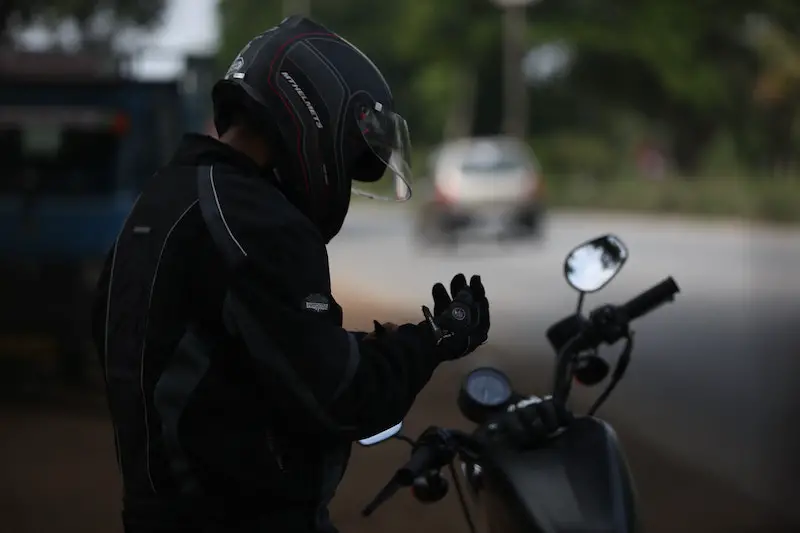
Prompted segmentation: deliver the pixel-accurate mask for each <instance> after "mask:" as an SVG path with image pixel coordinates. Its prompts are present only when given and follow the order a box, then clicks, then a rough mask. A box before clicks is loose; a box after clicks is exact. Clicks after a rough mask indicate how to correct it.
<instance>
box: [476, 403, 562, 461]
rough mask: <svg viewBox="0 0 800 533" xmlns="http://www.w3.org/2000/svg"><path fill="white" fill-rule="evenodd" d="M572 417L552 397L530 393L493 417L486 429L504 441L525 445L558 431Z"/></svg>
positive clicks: (532, 444)
mask: <svg viewBox="0 0 800 533" xmlns="http://www.w3.org/2000/svg"><path fill="white" fill-rule="evenodd" d="M572 420H573V417H572V414H571V413H570V412H569V411H567V410H566V409H565V408H563V407H558V406H557V405H556V403H555V402H553V399H552V398H551V397H549V396H547V397H545V398H539V397H537V396H530V397H529V398H525V399H523V400H521V401H519V402H517V403H516V404H514V405H511V406H509V407H508V410H507V411H506V412H505V413H503V414H501V415H498V416H497V417H495V418H493V419H492V421H491V422H490V424H488V425H487V429H489V431H490V434H493V436H494V437H495V438H498V437H500V438H502V440H503V441H504V442H506V443H509V444H512V445H515V446H518V447H520V448H528V447H532V446H537V445H540V444H542V443H543V442H545V441H546V440H548V439H550V438H552V437H553V436H555V435H557V434H558V433H559V430H561V429H562V428H565V427H566V426H568V425H569V424H570V423H571V422H572Z"/></svg>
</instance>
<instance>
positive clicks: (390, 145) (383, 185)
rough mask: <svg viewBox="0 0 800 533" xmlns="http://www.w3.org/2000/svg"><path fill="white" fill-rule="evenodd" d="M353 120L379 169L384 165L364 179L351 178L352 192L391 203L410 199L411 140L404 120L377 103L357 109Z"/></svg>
mask: <svg viewBox="0 0 800 533" xmlns="http://www.w3.org/2000/svg"><path fill="white" fill-rule="evenodd" d="M356 121H357V123H358V127H359V130H360V132H361V136H362V137H363V139H364V142H365V143H366V144H367V146H369V148H370V150H372V153H373V155H374V156H375V157H376V158H377V159H378V160H379V161H380V162H381V163H382V165H381V168H382V167H383V166H384V165H385V167H386V168H385V170H384V171H383V173H382V174H378V172H375V173H374V175H373V176H371V177H370V179H369V180H367V181H360V180H358V178H357V177H356V178H354V179H355V181H354V182H353V185H352V187H351V192H352V193H353V194H356V195H358V196H363V197H366V198H372V199H375V200H384V201H390V202H404V201H406V200H408V199H409V198H411V140H410V137H409V134H408V125H407V124H406V121H405V119H404V118H403V117H401V116H400V115H398V114H397V113H393V112H391V111H387V110H386V109H384V108H383V106H382V105H381V104H380V103H376V104H375V105H374V106H373V107H366V106H364V107H361V108H360V109H358V110H357V111H356Z"/></svg>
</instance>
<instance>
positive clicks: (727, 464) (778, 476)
mask: <svg viewBox="0 0 800 533" xmlns="http://www.w3.org/2000/svg"><path fill="white" fill-rule="evenodd" d="M412 220H413V219H412V215H411V212H410V211H409V210H407V209H404V208H401V207H397V206H394V205H390V204H382V205H376V204H366V205H364V204H356V205H355V207H354V208H353V210H352V212H351V215H350V217H349V219H348V222H347V223H346V225H345V227H344V229H343V231H342V233H341V234H340V235H339V236H338V237H337V238H336V239H335V240H334V242H333V243H332V244H331V245H330V247H329V255H330V261H331V269H332V272H333V277H334V284H335V286H336V287H337V290H345V289H346V290H347V291H348V292H349V291H356V292H357V293H358V294H361V295H362V297H363V298H366V299H369V300H371V301H374V302H380V303H381V304H389V305H392V306H396V307H397V308H398V309H401V310H403V312H407V314H408V316H417V315H418V314H419V306H420V305H422V304H427V303H429V300H430V296H429V295H430V287H431V285H432V283H433V282H435V281H438V280H442V281H444V282H445V284H447V282H448V280H449V279H450V278H451V277H452V275H453V274H455V273H457V272H464V273H465V274H467V275H470V274H472V273H479V274H481V275H482V277H483V280H484V284H485V285H486V288H487V293H488V295H489V298H490V301H491V304H492V330H491V334H490V343H491V344H492V346H493V347H494V348H496V349H497V350H495V352H499V353H501V354H502V353H508V354H509V355H508V356H507V357H516V358H519V357H520V355H519V354H525V353H529V354H530V357H531V358H535V359H536V360H537V361H538V362H540V363H541V369H542V372H547V371H549V370H550V369H551V368H552V367H551V365H550V363H551V362H552V359H551V358H552V353H551V352H550V349H549V347H548V345H547V343H546V340H545V338H544V331H545V329H546V328H547V327H548V326H549V325H550V324H551V323H553V322H555V321H556V320H558V319H559V318H561V317H563V316H565V315H566V314H568V313H570V312H571V311H572V310H573V308H574V305H575V302H576V295H575V293H574V292H573V291H572V290H571V289H570V288H569V287H568V286H567V285H566V283H565V282H564V280H563V278H562V271H563V266H562V265H563V259H564V257H565V256H566V254H567V253H568V252H569V250H570V249H571V248H572V247H574V246H575V245H577V244H579V243H581V242H583V241H585V240H588V239H590V238H593V237H595V236H597V235H599V234H603V233H608V232H611V233H615V234H616V235H618V236H619V237H620V238H621V239H622V240H623V241H624V242H625V243H626V244H627V245H628V248H629V255H630V257H629V260H628V262H627V264H626V265H625V268H624V269H623V270H622V272H621V273H620V274H619V276H618V277H617V278H616V279H615V280H614V281H612V283H611V284H610V285H609V286H608V287H607V288H606V289H604V290H603V291H602V292H600V293H597V294H595V295H590V296H589V297H587V304H586V305H587V306H588V307H592V306H595V305H599V304H602V303H607V302H617V303H621V302H623V301H625V300H627V299H629V298H631V297H633V296H635V295H636V294H638V293H639V292H641V291H643V290H645V289H647V288H648V287H650V286H651V285H653V284H655V283H657V282H659V281H660V280H662V279H663V278H664V277H666V276H668V275H671V276H673V277H674V278H675V279H676V280H677V282H678V284H679V285H680V287H681V294H679V295H678V298H677V299H676V301H675V302H674V303H672V304H670V305H667V306H665V307H663V308H660V309H658V310H657V311H656V312H654V313H652V314H651V315H648V316H647V317H645V318H643V319H641V320H640V321H639V322H637V323H636V328H635V329H636V331H637V336H636V346H637V349H636V350H635V352H634V359H633V362H632V364H631V366H630V367H629V369H628V374H627V377H626V379H625V381H624V382H623V383H622V384H620V386H619V387H618V388H617V390H616V391H615V393H614V395H613V396H612V398H611V399H610V400H609V402H608V403H607V404H606V407H605V409H604V410H603V411H601V414H602V413H606V414H608V415H611V416H613V417H614V419H615V420H618V421H621V422H622V423H624V424H626V425H627V426H629V427H631V426H633V427H636V428H637V430H638V433H639V434H640V436H641V438H643V439H645V440H647V441H649V442H650V443H652V444H653V445H655V446H657V447H658V448H661V449H662V450H663V451H665V452H666V453H668V454H670V455H673V456H675V457H676V458H680V459H681V460H682V461H685V462H688V463H690V464H693V465H695V466H696V467H697V468H702V469H705V470H708V471H709V472H711V473H713V474H716V475H719V476H721V477H723V478H724V479H726V480H728V481H729V482H730V483H731V484H733V485H735V486H736V487H737V488H738V489H740V490H742V491H744V492H746V493H747V494H749V495H751V496H753V497H755V498H757V499H759V500H762V501H764V502H767V503H770V504H771V505H775V506H779V505H780V506H781V507H783V509H784V510H787V509H788V510H789V511H790V512H792V513H793V514H795V515H796V517H797V518H798V519H800V505H797V502H796V499H797V497H798V494H800V475H798V471H800V468H798V467H800V464H798V462H797V460H796V459H793V457H794V456H796V455H797V454H798V452H800V437H798V435H797V433H798V432H797V431H796V429H795V426H796V424H797V421H798V420H800V413H798V409H797V407H796V406H797V404H798V403H799V402H800V393H797V392H796V391H795V380H796V379H797V378H796V376H800V341H798V337H799V336H800V335H799V334H798V332H800V280H798V279H797V278H798V277H800V230H786V229H772V228H761V227H755V226H748V225H744V224H736V223H731V222H697V221H683V220H680V219H653V218H647V217H635V216H615V215H589V214H575V213H572V214H570V213H553V214H551V215H550V216H548V222H547V228H546V230H545V239H544V241H542V242H540V243H534V242H518V243H514V244H504V245H500V244H497V243H494V242H476V243H468V244H465V245H463V246H460V247H459V248H458V249H456V250H442V249H431V248H427V247H425V246H420V245H418V244H417V243H416V242H415V240H414V239H413V237H412V227H413V222H412ZM376 318H378V317H376ZM613 353H614V352H613V351H612V352H609V355H612V356H613ZM511 354H514V355H511ZM499 357H503V356H502V355H501V356H499ZM482 362H485V363H486V364H492V363H493V362H494V361H492V360H489V359H487V360H485V361H482ZM513 378H514V381H515V385H516V387H517V388H518V389H520V390H523V391H525V392H533V393H546V392H548V391H544V390H529V389H526V383H525V376H513ZM597 392H599V390H598V391H597ZM431 422H435V421H431ZM793 500H795V501H793Z"/></svg>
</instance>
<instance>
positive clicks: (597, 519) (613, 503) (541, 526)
mask: <svg viewBox="0 0 800 533" xmlns="http://www.w3.org/2000/svg"><path fill="white" fill-rule="evenodd" d="M482 467H483V479H484V483H483V487H484V490H483V491H481V500H482V503H483V504H484V506H485V511H486V517H487V520H488V523H489V528H490V531H492V533H501V532H502V533H636V532H638V531H639V525H638V516H637V515H636V512H635V503H636V496H635V490H634V487H633V480H632V479H631V476H630V472H629V469H628V465H627V462H626V460H625V458H624V456H623V454H622V450H621V448H620V445H619V442H618V440H617V437H616V433H615V432H614V430H613V429H612V428H611V426H610V425H608V424H607V423H605V422H603V421H602V420H599V419H596V418H592V417H585V418H580V419H577V420H575V421H574V422H573V424H571V425H570V427H569V429H567V430H566V431H565V432H564V433H562V434H561V435H559V436H558V437H556V438H554V439H552V440H551V441H549V442H548V443H546V444H545V445H544V446H541V447H538V448H536V449H531V450H523V451H519V450H513V449H498V450H496V451H494V450H493V451H492V452H491V453H489V454H488V455H487V457H485V458H484V460H483V464H482Z"/></svg>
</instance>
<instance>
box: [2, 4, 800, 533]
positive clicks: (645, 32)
mask: <svg viewBox="0 0 800 533" xmlns="http://www.w3.org/2000/svg"><path fill="white" fill-rule="evenodd" d="M289 14H310V15H311V16H312V18H314V19H316V20H317V21H319V22H321V23H323V24H325V25H327V26H329V27H330V28H331V29H332V30H334V31H336V32H338V33H340V34H342V35H343V36H345V37H346V38H347V39H348V40H350V41H351V42H353V43H354V44H356V45H357V46H359V47H360V48H362V49H363V50H364V51H365V52H366V53H367V54H368V55H369V56H370V57H371V58H372V59H373V60H374V61H375V63H376V64H377V65H378V66H379V68H380V69H381V70H382V71H383V72H384V74H385V76H386V78H387V80H388V82H389V83H390V85H391V86H392V87H393V89H394V93H395V97H396V105H397V110H398V112H399V113H400V114H402V115H403V116H404V117H405V118H406V119H407V121H408V123H409V126H410V130H411V139H412V143H413V147H414V150H413V162H414V170H415V177H414V180H415V181H414V183H413V190H414V196H413V197H412V199H411V201H409V202H405V203H402V204H392V203H385V202H366V201H362V200H355V201H354V202H353V206H352V209H351V214H350V216H349V219H348V221H347V223H346V225H345V227H344V229H343V231H342V233H341V234H340V235H339V236H338V237H337V239H335V240H334V242H333V243H332V244H331V246H330V247H329V254H330V259H331V267H332V275H333V278H334V282H335V287H336V291H337V292H336V297H337V299H338V300H339V301H340V302H341V303H342V304H343V305H344V307H345V310H346V311H347V312H346V315H345V316H346V320H347V322H348V324H347V325H348V326H350V327H352V328H359V327H364V328H366V327H368V326H369V325H370V324H371V320H372V319H373V318H378V319H380V320H381V321H385V320H392V321H399V320H409V321H411V320H413V321H416V320H419V318H420V317H419V311H418V310H419V305H421V304H423V303H426V304H427V303H428V298H429V291H430V286H431V285H432V284H433V282H435V281H438V280H443V281H445V282H447V280H449V279H450V277H451V276H452V275H453V274H454V273H456V272H461V271H463V272H465V273H467V274H471V273H473V272H476V273H480V274H482V276H483V279H484V282H485V284H486V286H487V291H488V293H489V297H490V300H491V302H492V309H493V319H492V321H493V325H492V333H491V337H490V343H489V344H488V345H487V346H486V347H484V348H482V349H481V350H480V351H479V352H478V353H476V354H475V356H474V357H472V358H470V360H467V361H462V362H460V363H458V364H453V365H450V366H448V367H447V368H442V369H440V371H438V373H437V375H436V376H435V378H434V380H433V382H432V383H431V384H430V385H429V387H428V388H427V389H426V391H424V393H423V394H422V395H421V396H420V398H419V400H418V402H417V404H416V406H415V408H414V410H413V411H412V413H411V415H410V416H409V419H408V420H407V429H408V430H409V431H410V432H411V433H414V432H415V431H419V430H421V429H423V428H424V427H425V426H426V425H428V424H438V425H450V426H459V425H460V426H462V427H468V426H464V422H463V421H462V420H461V419H460V417H459V415H458V413H457V409H456V407H455V397H456V392H457V389H458V384H459V380H460V378H461V377H462V376H463V374H464V373H465V372H466V371H467V370H469V369H470V368H474V367H477V366H482V365H489V364H490V365H496V366H498V367H500V368H502V369H504V370H506V371H508V372H509V374H510V375H511V376H512V377H513V379H514V382H515V383H514V384H515V386H516V387H517V389H519V390H520V391H522V392H527V393H539V394H544V393H547V392H548V391H547V384H548V382H549V374H548V372H550V371H551V369H552V365H551V363H552V357H553V356H552V353H551V351H550V349H549V347H548V345H547V343H546V341H545V338H544V331H545V329H546V328H547V327H548V326H549V325H550V324H551V323H553V322H555V321H556V320H558V319H560V318H562V317H563V316H565V315H566V314H568V313H570V312H571V311H572V310H573V307H572V306H573V305H574V303H575V302H574V299H573V298H575V294H574V293H573V292H572V291H571V290H570V289H569V288H568V287H567V285H566V284H565V283H564V281H563V279H562V272H563V260H564V257H565V256H566V254H567V253H568V252H569V250H570V249H571V248H573V247H574V246H575V245H577V244H579V243H581V242H583V241H585V240H588V239H590V238H593V237H595V236H597V235H599V234H602V233H608V232H611V233H615V234H616V235H618V236H619V237H620V238H621V239H622V240H623V241H624V242H625V243H626V244H627V245H628V248H629V252H630V260H629V261H628V263H627V265H626V266H625V269H624V270H623V272H622V273H621V274H620V276H619V277H618V278H617V279H615V280H614V282H613V283H612V284H611V285H610V286H609V287H608V288H607V289H605V290H604V291H603V293H601V295H599V296H590V297H589V298H588V303H587V305H593V304H594V305H598V304H601V303H606V302H621V301H624V300H627V299H628V298H630V297H631V296H633V295H635V294H637V293H638V292H640V291H642V290H644V289H646V288H647V287H649V286H650V285H652V284H654V283H656V282H657V281H659V280H661V279H662V278H663V277H665V276H667V275H672V276H674V277H675V279H676V280H677V281H678V283H679V285H680V286H681V289H682V293H681V294H680V295H679V297H678V299H677V300H676V302H675V303H674V304H672V305H670V306H668V307H665V308H663V309H660V310H659V311H658V312H657V313H654V314H653V315H652V316H649V317H647V318H645V319H643V320H642V321H641V323H640V324H637V332H638V336H637V350H636V352H635V353H634V360H633V363H632V364H631V366H630V368H629V370H628V374H627V378H626V380H625V381H624V382H623V383H622V384H621V385H620V386H619V387H618V389H617V391H616V392H615V394H614V395H613V396H612V398H611V400H610V401H609V402H608V404H607V406H606V407H605V408H604V411H602V413H604V414H605V415H606V416H607V417H608V418H609V419H610V420H611V421H612V422H613V423H614V424H615V425H616V426H617V428H618V429H619V433H620V435H621V440H622V443H623V445H624V446H625V448H626V450H627V451H628V453H629V455H630V460H631V465H632V468H633V471H634V475H635V477H636V480H637V485H638V487H639V490H640V497H641V500H642V512H643V515H644V518H645V521H646V523H647V525H648V526H649V530H650V531H657V532H661V531H663V532H665V533H666V532H674V531H684V532H695V531H696V532H698V533H699V532H709V531H714V532H717V531H718V532H739V531H741V532H748V533H755V532H771V531H776V532H777V531H781V532H784V531H785V532H789V531H800V496H798V495H800V461H799V460H798V459H797V457H798V454H800V435H798V431H797V430H796V424H797V420H798V416H800V406H799V405H798V404H799V403H800V402H798V401H797V400H798V398H797V394H796V392H795V379H796V376H797V375H800V341H798V336H797V334H796V332H797V331H798V326H800V303H798V302H800V283H798V282H797V279H796V278H797V274H798V272H800V227H798V225H797V222H798V221H800V3H798V2H796V0H762V1H760V2H747V1H732V0H727V1H721V0H692V1H689V0H671V1H669V2H667V1H666V0H636V1H634V0H620V1H617V2H613V3H598V2H587V1H584V0H560V1H558V2H556V1H554V0H527V1H526V0H437V1H436V2H432V1H424V0H394V1H392V2H375V1H374V0H335V1H334V0H293V1H292V0H284V1H283V2H279V1H273V2H259V1H256V0H135V1H128V0H107V1H98V0H94V1H93V0H70V1H67V0H50V1H48V2H43V1H38V0H24V1H22V0H2V1H0V161H2V166H3V177H2V179H0V274H2V275H0V524H2V525H1V526H0V529H2V530H3V531H9V532H14V533H28V532H31V533H39V532H43V531H49V532H50V533H61V532H73V531H74V532H93V531H121V526H120V524H119V520H118V516H119V515H118V513H119V497H120V493H119V480H118V474H117V471H116V466H115V464H114V456H113V444H112V443H113V440H112V433H111V428H110V424H109V423H108V420H107V414H106V410H105V405H104V399H103V397H102V386H101V383H100V381H99V374H98V372H97V370H98V368H97V365H96V363H95V360H94V354H93V352H92V349H91V346H90V342H89V338H88V310H89V307H90V305H91V295H92V290H93V287H94V282H95V279H96V276H97V275H98V272H99V267H100V265H101V262H102V258H103V257H104V255H105V253H106V251H107V250H108V247H109V246H110V245H111V243H112V241H113V240H114V238H115V236H116V233H117V231H118V230H119V228H120V226H121V224H122V221H123V219H124V218H125V216H126V214H127V212H128V210H129V209H130V206H131V204H132V202H133V199H134V198H135V196H136V194H137V192H138V188H139V186H140V185H141V183H142V181H143V180H144V179H146V178H147V177H148V176H150V175H151V174H152V173H153V172H154V171H155V170H156V169H157V168H158V166H159V165H160V164H162V163H163V162H165V160H166V159H167V158H168V157H169V156H170V154H171V152H172V150H173V149H174V147H175V145H176V143H177V141H178V140H179V138H180V135H181V134H182V133H183V132H185V131H194V132H201V133H207V134H211V135H213V134H214V131H213V124H212V123H211V109H210V96H209V94H210V88H211V86H212V85H213V83H214V82H215V81H216V79H218V78H219V77H220V76H221V75H223V74H224V72H225V71H226V70H227V67H228V65H229V64H230V63H231V62H232V61H233V59H234V57H235V56H236V54H237V53H238V51H239V50H240V49H241V48H242V47H243V46H244V45H245V44H246V43H247V41H248V40H249V39H250V38H251V37H252V36H254V35H255V34H257V33H260V32H262V31H264V30H265V29H267V28H268V27H270V26H272V25H274V24H277V23H278V22H280V20H281V19H282V18H283V17H284V16H286V15H289ZM384 192H385V191H384ZM592 393H594V391H591V392H590V393H587V392H585V391H581V392H579V393H578V394H577V397H576V399H575V405H576V406H577V407H581V406H582V407H586V406H588V403H587V402H589V400H590V399H591V398H592ZM405 452H406V451H405V450H404V449H403V448H401V446H400V444H395V443H386V444H384V445H382V446H378V447H376V448H370V449H359V450H356V453H355V458H354V464H353V465H352V467H351V469H350V471H349V472H348V474H347V476H346V477H345V481H344V484H343V486H342V488H341V489H340V491H339V496H337V499H336V501H335V505H334V512H335V516H336V517H337V519H338V522H339V524H340V525H341V527H342V529H343V530H345V531H372V530H374V531H384V532H392V531H405V530H406V529H407V528H409V527H414V528H416V529H418V530H422V531H433V530H438V531H440V532H442V533H444V532H449V531H454V532H455V531H464V530H465V527H464V523H463V520H462V519H461V518H460V517H459V515H458V513H457V510H456V508H455V505H454V502H453V501H452V500H454V498H450V500H449V501H447V502H445V503H443V504H442V505H438V506H432V507H421V506H420V505H419V504H416V503H414V502H413V501H412V500H411V499H410V498H409V497H408V496H407V495H401V496H399V497H398V498H397V501H395V502H392V503H390V504H388V505H387V506H386V507H385V508H384V509H382V510H381V511H379V512H378V514H377V515H376V516H375V517H373V518H370V519H368V520H366V519H361V518H360V517H359V516H358V511H359V509H360V505H363V504H364V503H366V502H367V501H368V500H369V499H371V497H372V495H373V494H374V492H376V491H377V490H378V489H379V488H380V487H381V486H382V485H383V484H384V483H385V481H386V480H387V479H388V477H389V476H390V475H391V474H392V472H393V471H394V467H396V466H397V465H399V462H400V461H401V460H402V459H403V456H404V453H405Z"/></svg>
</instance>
